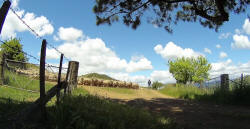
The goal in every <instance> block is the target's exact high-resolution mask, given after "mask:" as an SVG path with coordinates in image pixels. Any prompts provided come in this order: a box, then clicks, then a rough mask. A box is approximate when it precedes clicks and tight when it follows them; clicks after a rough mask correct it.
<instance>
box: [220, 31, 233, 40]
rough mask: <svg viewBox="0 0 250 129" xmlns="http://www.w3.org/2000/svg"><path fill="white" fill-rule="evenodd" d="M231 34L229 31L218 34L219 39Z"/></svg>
mask: <svg viewBox="0 0 250 129" xmlns="http://www.w3.org/2000/svg"><path fill="white" fill-rule="evenodd" d="M230 35H231V33H230V32H228V33H222V34H220V35H219V39H227V38H228V37H229V36H230Z"/></svg>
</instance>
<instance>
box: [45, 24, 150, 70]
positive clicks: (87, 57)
mask: <svg viewBox="0 0 250 129" xmlns="http://www.w3.org/2000/svg"><path fill="white" fill-rule="evenodd" d="M64 30H70V31H72V32H73V31H75V32H76V33H78V32H79V34H77V36H75V37H69V36H68V32H67V31H64ZM57 34H58V36H59V38H60V40H63V41H64V43H63V44H61V45H59V46H58V47H57V48H58V50H59V51H61V52H63V53H64V54H65V56H66V57H69V58H71V59H72V60H75V61H79V62H80V69H79V74H85V73H90V72H99V73H101V72H102V73H110V72H114V73H118V72H128V73H131V72H137V71H143V70H150V69H152V68H153V66H152V65H151V61H149V60H148V59H147V58H145V57H144V56H137V57H136V56H134V57H132V59H131V60H130V61H129V62H128V61H126V60H125V59H121V58H120V57H118V56H117V54H116V53H115V52H114V51H113V50H111V49H110V48H109V47H107V46H106V44H105V42H104V41H103V40H102V39H100V38H86V39H82V38H81V37H83V33H82V31H80V30H77V29H75V28H63V30H62V27H61V28H59V32H58V33H57ZM72 34H74V33H71V35H72ZM69 48H70V49H69ZM48 51H49V52H47V57H48V58H51V59H55V58H57V59H58V58H59V57H60V56H59V55H58V53H56V52H55V51H53V50H52V49H49V50H48Z"/></svg>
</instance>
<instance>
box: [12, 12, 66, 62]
mask: <svg viewBox="0 0 250 129" xmlns="http://www.w3.org/2000/svg"><path fill="white" fill-rule="evenodd" d="M10 10H11V11H12V12H13V13H14V14H15V15H16V16H17V18H18V19H19V20H20V21H21V22H22V23H23V24H24V25H25V26H26V27H27V28H28V29H29V30H30V31H31V32H32V33H33V34H34V35H35V36H36V38H38V39H40V40H43V39H44V38H43V37H42V36H41V35H39V34H38V32H36V31H35V30H34V29H32V27H31V26H30V25H28V24H27V23H26V22H25V21H24V20H23V19H22V18H21V16H19V15H18V14H17V12H16V11H15V10H14V9H13V8H12V7H10ZM46 42H47V41H46ZM47 44H48V46H50V47H51V48H53V49H55V50H56V51H57V52H58V53H60V54H63V55H64V58H65V59H66V60H67V61H70V59H69V58H68V57H66V56H65V54H64V53H62V52H61V51H59V50H58V49H57V48H56V47H54V46H53V45H52V44H50V43H48V42H47Z"/></svg>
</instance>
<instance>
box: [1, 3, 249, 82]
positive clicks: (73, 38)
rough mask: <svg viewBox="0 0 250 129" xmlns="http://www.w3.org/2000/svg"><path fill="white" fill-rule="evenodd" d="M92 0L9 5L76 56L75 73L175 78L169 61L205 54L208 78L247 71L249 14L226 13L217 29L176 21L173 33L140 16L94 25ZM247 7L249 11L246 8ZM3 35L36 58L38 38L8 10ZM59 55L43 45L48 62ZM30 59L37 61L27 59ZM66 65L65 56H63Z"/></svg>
mask: <svg viewBox="0 0 250 129" xmlns="http://www.w3.org/2000/svg"><path fill="white" fill-rule="evenodd" d="M94 4H95V1H94V0H84V1H83V0H74V1H67V0H53V1H52V0H12V5H11V6H12V8H13V9H14V10H16V12H17V14H18V15H19V16H20V17H21V18H22V19H23V20H24V21H25V22H26V23H27V24H28V25H29V26H30V27H31V28H32V29H34V30H35V31H36V32H37V33H38V34H39V35H40V36H42V37H43V38H44V39H46V41H47V42H48V43H49V44H51V45H53V46H55V47H56V48H57V49H58V50H60V51H61V52H63V53H64V54H65V56H66V57H67V58H69V59H70V60H73V61H79V63H80V67H79V75H83V74H86V73H92V72H97V73H102V74H107V75H109V76H111V77H113V78H115V79H118V80H124V81H131V82H136V83H139V84H140V85H146V82H147V80H148V79H151V80H152V81H160V82H162V83H174V82H175V79H174V78H173V76H172V74H171V73H170V72H169V67H168V60H169V59H176V58H178V57H198V56H204V57H206V58H207V59H208V61H209V63H211V64H212V69H211V70H210V71H209V73H210V77H211V78H212V77H218V76H220V74H224V73H228V74H230V75H232V76H234V75H239V74H241V73H244V74H250V60H249V57H250V39H249V38H250V21H249V20H248V19H247V14H246V13H245V14H240V15H235V14H230V20H229V22H226V23H224V25H223V26H222V27H220V28H219V31H218V32H215V30H212V29H208V28H204V27H202V26H201V25H200V24H199V23H198V22H197V23H187V22H179V23H178V24H177V25H172V28H173V33H172V34H170V33H168V32H167V31H165V30H164V28H161V27H156V26H154V25H152V24H149V23H147V22H146V21H143V22H142V24H141V25H140V26H139V27H138V28H137V29H136V30H133V29H132V28H130V27H127V26H126V25H124V24H123V23H122V22H116V23H113V24H112V25H111V26H109V25H100V26H97V25H96V19H95V14H94V13H93V12H92V8H93V6H94ZM246 12H250V10H249V9H248V10H247V11H246ZM0 37H1V40H8V39H10V38H13V37H16V38H19V39H21V44H22V45H23V49H24V51H25V52H27V53H29V54H31V55H34V56H36V57H37V58H39V52H40V47H41V43H42V40H41V39H39V38H37V37H36V36H35V35H34V34H33V33H32V32H30V31H29V29H28V28H27V27H26V26H25V25H24V24H23V23H22V22H21V21H20V20H19V19H18V18H17V16H15V15H14V14H13V12H12V11H9V12H8V15H7V17H6V20H5V23H4V26H3V29H2V33H1V36H0ZM59 57H60V54H59V53H57V52H56V51H55V50H54V49H53V48H51V47H49V46H48V48H47V55H46V59H47V60H46V62H47V63H50V64H53V65H58V63H59ZM29 61H30V62H32V63H38V62H37V61H36V60H34V59H32V58H30V60H29ZM64 66H65V67H67V61H66V60H64Z"/></svg>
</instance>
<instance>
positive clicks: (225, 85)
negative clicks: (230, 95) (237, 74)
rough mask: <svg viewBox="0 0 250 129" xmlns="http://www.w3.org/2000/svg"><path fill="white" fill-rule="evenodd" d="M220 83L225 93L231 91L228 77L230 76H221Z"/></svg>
mask: <svg viewBox="0 0 250 129" xmlns="http://www.w3.org/2000/svg"><path fill="white" fill-rule="evenodd" d="M220 81H221V89H222V90H223V91H227V90H229V76H228V74H221V76H220Z"/></svg>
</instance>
